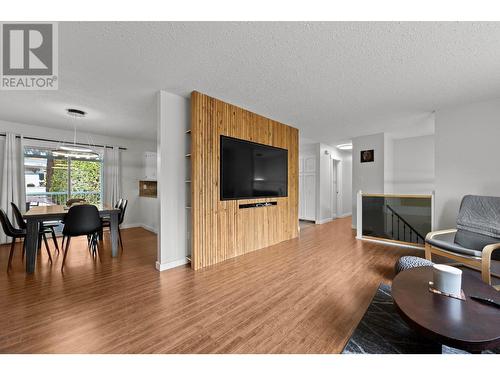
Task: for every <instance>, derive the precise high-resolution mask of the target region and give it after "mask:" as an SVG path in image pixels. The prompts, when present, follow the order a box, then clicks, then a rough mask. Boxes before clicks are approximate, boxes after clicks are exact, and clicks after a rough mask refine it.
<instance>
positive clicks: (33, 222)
mask: <svg viewBox="0 0 500 375" xmlns="http://www.w3.org/2000/svg"><path fill="white" fill-rule="evenodd" d="M95 206H96V207H97V209H98V210H99V216H100V217H101V218H104V217H106V218H109V221H110V237H111V254H112V257H117V256H118V217H119V214H120V209H119V208H114V207H112V206H110V205H106V204H96V205H95ZM68 210H69V207H66V206H63V205H50V206H33V207H31V208H30V209H29V210H28V211H27V212H26V213H25V214H24V215H23V217H24V219H25V220H26V239H25V241H26V273H33V272H34V271H35V263H36V255H37V250H38V240H39V236H38V232H39V228H40V225H41V224H42V223H43V222H45V221H60V220H63V219H64V216H65V215H66V214H67V213H68Z"/></svg>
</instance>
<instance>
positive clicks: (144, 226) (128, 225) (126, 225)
mask: <svg viewBox="0 0 500 375" xmlns="http://www.w3.org/2000/svg"><path fill="white" fill-rule="evenodd" d="M120 227H121V228H122V229H129V228H143V229H146V230H147V231H150V232H153V233H154V234H158V231H157V230H156V229H155V228H153V227H150V226H149V225H146V224H122V225H121V226H120Z"/></svg>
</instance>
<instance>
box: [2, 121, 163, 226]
mask: <svg viewBox="0 0 500 375" xmlns="http://www.w3.org/2000/svg"><path fill="white" fill-rule="evenodd" d="M81 126H83V125H81ZM5 132H12V133H15V134H22V135H23V136H28V137H35V138H43V139H54V140H58V141H68V142H72V141H73V130H61V129H55V128H48V127H43V126H37V125H28V124H21V123H15V122H9V121H2V120H0V133H5ZM77 138H78V139H77V142H82V143H88V142H89V140H91V143H92V144H99V145H109V146H122V147H126V148H127V150H124V151H122V192H123V197H124V198H126V199H128V200H129V202H128V207H127V213H126V215H125V219H124V227H126V226H142V225H144V226H145V227H147V228H150V229H152V230H156V229H157V222H158V217H159V209H158V204H157V200H156V199H154V198H142V197H141V198H140V197H139V182H138V181H139V179H141V178H142V176H143V153H144V152H145V151H155V150H156V143H155V142H152V141H143V140H137V139H126V138H115V137H107V136H101V135H98V134H90V133H84V132H80V131H79V132H78V133H77ZM4 142H5V138H4V137H0V155H2V156H1V158H3V145H4ZM0 163H1V160H0ZM0 165H2V164H0Z"/></svg>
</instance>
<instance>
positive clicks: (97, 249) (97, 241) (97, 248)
mask: <svg viewBox="0 0 500 375" xmlns="http://www.w3.org/2000/svg"><path fill="white" fill-rule="evenodd" d="M95 253H96V256H97V257H98V258H99V262H101V248H100V246H99V235H97V234H96V236H95Z"/></svg>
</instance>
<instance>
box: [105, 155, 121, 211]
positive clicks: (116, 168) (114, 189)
mask: <svg viewBox="0 0 500 375" xmlns="http://www.w3.org/2000/svg"><path fill="white" fill-rule="evenodd" d="M103 165H104V173H103V175H104V184H103V186H104V203H106V204H109V205H112V206H114V204H115V203H116V201H117V200H118V199H120V198H122V196H121V195H122V174H121V153H120V148H119V147H113V148H107V147H105V148H104V158H103Z"/></svg>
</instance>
